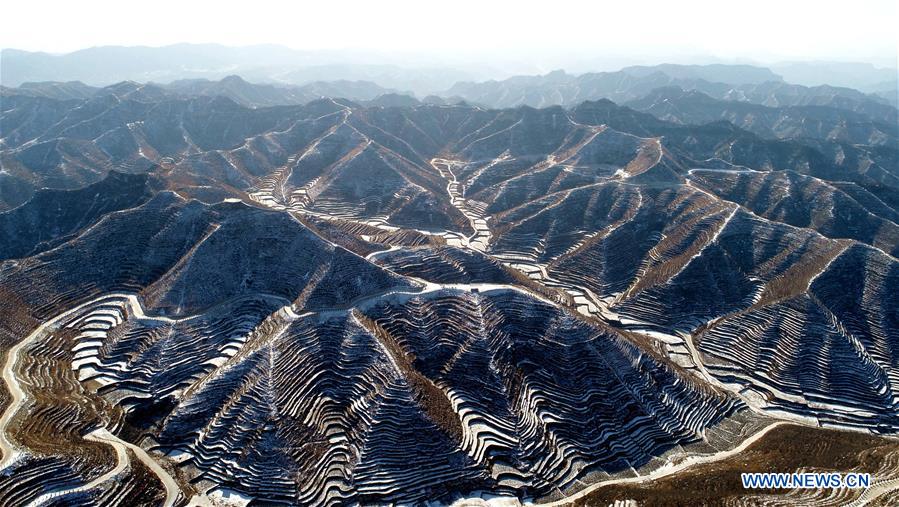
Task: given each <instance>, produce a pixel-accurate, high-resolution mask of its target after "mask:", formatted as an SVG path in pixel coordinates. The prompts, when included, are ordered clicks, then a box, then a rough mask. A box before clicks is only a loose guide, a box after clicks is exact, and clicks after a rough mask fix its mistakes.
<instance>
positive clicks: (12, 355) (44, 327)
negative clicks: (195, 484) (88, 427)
mask: <svg viewBox="0 0 899 507" xmlns="http://www.w3.org/2000/svg"><path fill="white" fill-rule="evenodd" d="M116 297H121V298H124V299H125V300H127V301H128V302H129V303H130V304H131V305H130V306H131V307H132V308H133V309H135V312H134V313H135V316H136V317H138V318H140V317H143V316H144V314H143V309H142V307H141V305H140V303H139V301H138V300H137V297H136V296H134V295H133V294H107V295H103V296H99V297H97V298H94V299H92V300H90V301H88V302H86V303H82V304H80V305H78V306H76V307H75V308H72V309H70V310H67V311H65V312H63V313H61V314H59V315H57V316H56V317H53V318H52V319H50V320H48V321H46V322H44V323H43V324H41V325H40V326H38V327H37V328H36V329H35V330H34V331H32V332H31V334H29V335H28V336H27V337H25V339H23V340H21V341H20V342H19V343H17V344H16V345H15V346H13V347H12V348H11V349H10V350H9V352H8V354H7V359H6V363H5V364H4V365H3V372H2V373H3V375H2V376H3V382H4V383H5V384H6V388H7V390H8V391H9V393H10V395H11V400H10V403H9V405H8V406H7V407H6V410H5V411H4V412H3V414H2V416H0V449H2V451H3V461H2V462H0V471H2V470H4V469H6V468H7V467H9V466H11V465H12V464H14V463H15V461H16V460H17V459H19V458H20V457H22V451H20V450H19V449H18V447H16V446H15V445H14V444H13V443H12V442H11V441H10V440H9V423H10V422H11V421H12V419H13V418H14V417H15V415H16V413H17V412H18V411H19V409H21V408H22V406H24V405H25V403H26V402H27V399H28V395H27V393H25V391H23V390H22V386H21V383H20V382H19V379H18V376H17V373H16V366H17V364H18V361H19V357H20V354H21V352H22V350H24V349H26V348H28V347H29V346H30V345H31V344H32V343H33V342H35V341H37V340H38V339H39V338H42V337H44V336H46V334H47V333H48V332H52V331H55V330H56V329H59V328H60V327H61V325H63V324H65V323H66V322H67V321H68V320H69V318H70V317H72V316H74V315H77V313H78V312H80V311H82V310H84V309H86V308H89V307H90V306H92V305H94V304H96V303H97V302H99V301H106V300H109V299H111V298H116ZM84 438H85V440H91V441H95V442H103V443H106V444H109V445H111V446H112V447H113V448H114V449H115V452H116V466H115V467H114V468H113V469H112V470H110V471H108V472H106V473H105V474H103V475H101V476H100V477H98V478H96V479H94V480H92V481H91V482H89V483H87V484H85V485H83V486H79V487H76V488H71V489H66V490H60V491H53V492H50V493H46V494H44V495H42V496H40V497H38V498H36V499H35V500H34V501H32V502H31V503H30V504H29V507H36V506H38V505H41V504H43V503H45V502H47V501H49V500H52V499H54V498H57V497H59V496H62V495H66V494H70V493H77V492H81V491H87V490H90V489H93V488H94V487H96V486H98V485H100V484H102V483H103V482H106V481H107V480H110V479H112V478H114V477H115V476H116V475H118V474H119V473H121V471H122V470H123V469H124V468H125V466H127V464H128V454H127V452H126V450H127V449H130V450H131V451H132V452H133V453H134V455H135V456H136V457H137V458H138V459H139V460H140V461H141V462H142V463H144V464H145V465H146V466H147V467H148V468H149V469H150V470H151V471H152V472H153V473H154V474H156V475H157V476H158V477H159V480H160V481H161V482H162V485H163V487H164V488H165V491H166V497H165V502H164V505H165V506H166V507H171V506H172V505H174V504H175V502H176V501H177V499H178V497H179V496H180V495H181V488H180V487H178V483H177V482H176V481H175V479H174V478H172V476H171V475H170V474H169V473H168V472H167V471H166V470H165V469H164V468H162V467H161V466H160V465H159V464H158V463H157V462H156V461H155V460H153V458H151V457H150V455H149V454H147V452H146V451H144V450H143V449H141V448H140V447H138V446H136V445H134V444H131V443H128V442H125V441H124V440H122V439H120V438H118V437H117V436H115V435H113V434H112V433H111V432H110V431H109V430H107V429H106V428H99V429H96V430H94V431H92V432H90V433H88V434H87V435H85V436H84Z"/></svg>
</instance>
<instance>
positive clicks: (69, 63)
mask: <svg viewBox="0 0 899 507" xmlns="http://www.w3.org/2000/svg"><path fill="white" fill-rule="evenodd" d="M518 68H521V66H519V67H518ZM527 68H528V69H530V68H531V67H529V66H528V67H527ZM528 72H530V71H528ZM622 72H623V73H625V74H626V75H627V76H630V77H631V78H641V79H648V81H646V83H653V84H654V85H653V84H649V86H651V87H657V86H664V85H671V84H679V83H677V82H671V81H678V82H685V81H697V80H699V81H708V82H711V83H725V84H731V85H747V84H752V85H758V84H762V83H765V82H769V81H785V82H788V83H794V84H800V85H805V86H818V85H824V84H827V85H831V86H838V87H850V88H855V89H858V90H861V91H863V92H865V93H877V94H878V95H880V96H881V97H885V98H886V99H887V100H888V101H889V102H891V103H893V104H895V102H896V92H895V91H896V83H897V69H895V68H892V69H885V68H876V67H874V66H872V65H870V64H864V63H835V62H798V63H780V64H775V65H772V66H769V67H764V66H758V65H746V64H741V65H730V64H710V65H674V64H661V65H649V66H646V65H642V66H631V67H625V68H624V69H622ZM659 72H660V73H662V74H664V75H665V76H667V77H668V79H669V82H659V81H658V79H657V78H653V76H654V75H655V74H656V73H659ZM235 74H236V75H240V76H241V77H243V78H244V79H247V80H248V81H252V82H259V83H280V84H289V85H305V84H308V83H312V82H318V81H371V82H374V83H377V84H378V85H380V86H383V87H385V88H390V89H397V90H409V91H412V92H414V93H415V94H416V95H417V96H419V97H424V96H426V95H431V94H436V93H438V92H442V91H445V90H447V89H448V88H450V87H452V86H453V85H454V84H455V83H458V82H472V81H485V80H489V79H502V78H505V77H507V76H509V75H511V74H509V73H507V71H502V70H499V69H496V68H491V67H489V66H484V65H471V64H446V63H441V62H439V61H431V60H423V59H417V60H412V61H408V62H398V61H397V57H396V56H391V55H380V54H370V53H364V52H349V51H337V50H330V51H298V50H293V49H290V48H287V47H283V46H277V45H258V46H245V47H228V46H222V45H217V44H175V45H171V46H164V47H140V46H138V47H123V46H102V47H94V48H89V49H83V50H79V51H74V52H71V53H67V54H62V55H55V54H48V53H41V52H28V51H21V50H16V49H4V50H2V52H0V80H2V84H3V85H4V86H9V87H17V86H19V85H21V84H23V83H29V82H43V81H59V82H66V81H81V82H83V83H86V84H88V85H91V86H101V87H102V86H106V85H110V84H114V83H117V82H120V81H138V82H142V83H146V82H156V83H167V82H172V81H180V80H196V79H207V80H212V81H218V80H220V79H222V78H225V77H227V76H230V75H235ZM555 74H556V73H551V74H550V76H555ZM613 74H614V73H613ZM580 77H581V81H591V80H593V79H595V76H594V75H593V74H585V75H583V76H580ZM609 79H612V80H614V79H615V78H614V76H610V78H609ZM551 80H552V79H551ZM513 81H514V82H519V81H521V79H520V78H515V79H514V80H513ZM612 91H614V89H611V90H609V89H606V90H604V93H605V95H603V97H596V96H593V97H587V96H586V95H585V93H587V91H585V92H583V93H581V94H580V97H581V98H582V99H596V98H609V99H612V100H621V97H616V96H612V95H610V93H611V92H612ZM646 91H648V90H646ZM510 93H514V90H513V91H510ZM560 93H564V92H563V91H561V90H560ZM569 93H571V92H569ZM552 100H553V99H551V98H550V99H548V100H547V101H546V103H547V104H549V103H558V102H553V101H552ZM499 102H503V101H498V102H497V103H495V104H491V105H495V106H502V105H509V104H508V103H507V102H503V103H502V104H500V103H499ZM527 103H528V104H530V105H537V104H535V103H533V101H528V102H527Z"/></svg>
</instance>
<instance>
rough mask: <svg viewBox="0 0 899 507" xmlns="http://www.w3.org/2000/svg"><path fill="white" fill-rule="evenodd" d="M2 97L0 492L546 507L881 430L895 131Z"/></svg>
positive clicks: (890, 296)
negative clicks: (784, 130)
mask: <svg viewBox="0 0 899 507" xmlns="http://www.w3.org/2000/svg"><path fill="white" fill-rule="evenodd" d="M759 86H760V85H759ZM187 88H188V89H189V87H187ZM4 93H5V95H4V105H3V111H2V113H0V120H2V136H0V140H2V145H0V148H2V149H0V161H2V164H3V166H2V169H3V170H2V171H0V186H2V188H0V190H2V191H0V210H3V211H0V239H2V238H5V239H6V241H4V242H2V243H0V298H2V299H3V301H4V303H3V305H2V307H0V324H2V325H0V347H2V350H3V351H4V353H5V358H4V365H3V380H4V382H3V386H4V390H3V398H2V400H3V411H2V416H0V451H2V461H0V469H3V470H4V471H3V472H0V503H2V504H4V505H31V504H35V505H37V504H43V503H45V502H46V503H49V502H50V501H53V502H61V503H65V504H73V505H95V504H102V505H135V504H147V505H156V504H164V505H175V504H178V505H181V504H187V503H188V502H193V503H202V502H209V501H219V500H222V501H223V499H225V498H228V499H230V500H232V501H237V502H243V501H251V502H255V503H258V504H269V503H271V502H281V503H287V504H291V503H292V504H301V505H336V504H362V505H372V504H378V505H381V504H390V503H397V504H423V503H425V502H427V501H434V502H438V503H452V502H453V501H457V500H460V499H464V498H471V497H487V496H491V495H498V496H501V497H507V498H508V499H510V500H511V501H521V502H524V501H530V502H536V503H542V502H547V501H551V500H560V499H564V498H566V497H567V496H568V495H572V494H577V492H579V491H582V490H584V489H585V488H587V487H590V486H591V485H597V484H601V483H603V482H605V481H608V480H618V479H623V478H627V477H635V475H636V474H640V475H643V474H647V473H651V474H653V477H658V476H659V474H661V475H665V474H668V473H673V471H674V470H679V468H678V467H680V466H681V465H679V464H680V463H685V462H686V463H689V462H690V460H698V462H703V463H708V462H714V461H715V460H717V459H719V458H721V459H724V458H725V457H727V456H728V455H729V454H728V453H730V452H736V451H733V449H739V446H740V445H741V444H742V443H743V442H747V441H748V440H749V439H750V438H755V437H753V435H757V436H758V437H760V436H761V433H758V432H759V431H767V430H768V429H771V428H772V426H771V424H772V423H775V424H777V423H778V422H783V421H789V422H792V423H795V424H799V425H806V426H814V427H819V426H826V427H829V428H834V429H835V430H836V431H837V432H841V433H843V434H848V433H847V432H856V433H860V432H869V433H877V434H879V435H882V436H883V438H884V439H887V440H889V439H895V438H896V437H897V434H899V306H897V305H899V261H897V258H896V255H897V252H899V220H897V217H899V163H897V162H899V151H897V149H896V147H895V146H893V144H894V143H893V141H892V140H890V139H887V140H886V141H884V140H883V138H882V137H879V136H877V135H873V134H871V133H870V132H869V131H865V132H867V133H868V134H870V135H866V136H863V137H860V138H853V139H852V143H851V144H850V143H849V142H846V139H844V138H842V137H840V136H835V137H834V136H827V135H822V136H819V137H814V138H801V139H799V138H794V137H793V136H791V135H768V133H765V132H758V131H754V130H753V131H750V130H744V129H742V128H741V126H740V125H734V124H732V123H729V122H726V121H717V122H715V123H710V124H704V125H693V124H691V122H692V120H690V119H689V118H688V117H678V118H669V119H672V120H677V121H666V120H664V119H660V118H657V117H656V116H653V115H650V114H646V113H642V112H638V111H635V110H633V109H629V108H626V107H621V106H617V105H615V104H614V103H612V102H609V101H598V102H585V103H582V104H580V105H578V106H577V107H574V108H571V109H564V108H562V107H558V106H556V107H548V108H544V109H534V108H530V107H519V108H515V109H485V108H481V107H475V106H468V105H454V106H448V105H433V104H417V103H413V104H411V105H407V106H402V107H393V106H386V107H385V106H368V107H365V106H361V105H359V104H356V103H353V102H351V101H347V100H343V99H336V98H335V99H321V100H316V101H312V102H310V103H308V104H305V105H296V106H277V107H259V108H247V107H244V106H241V105H238V104H237V103H235V102H233V101H231V100H229V99H227V98H223V97H220V96H216V97H209V96H205V94H199V96H191V95H189V94H187V95H179V96H174V97H173V96H172V95H171V94H170V93H161V92H159V91H158V90H155V89H154V87H152V86H142V85H138V84H134V83H123V84H121V85H116V86H113V87H109V88H105V89H100V90H95V91H92V93H91V94H89V96H87V97H84V98H65V99H55V98H51V97H48V96H38V95H36V94H33V93H31V94H27V93H16V92H15V90H12V91H10V90H4ZM185 93H186V92H185ZM67 97H68V96H67ZM760 107H761V106H760ZM653 112H654V113H658V111H657V110H656V111H653ZM699 113H700V112H697V114H699ZM716 114H717V113H716ZM841 114H843V115H844V117H846V118H849V117H850V116H851V115H858V116H859V117H862V116H865V114H866V113H864V112H857V111H856V112H852V113H841ZM659 116H662V117H664V116H665V115H662V114H659ZM725 116H726V115H725ZM851 117H852V118H855V116H851ZM690 118H692V117H690ZM865 118H868V119H869V120H871V121H870V122H869V123H870V124H871V125H874V124H875V123H876V124H877V125H880V124H882V123H883V120H882V119H876V120H874V119H871V118H870V117H866V116H865ZM878 122H879V123H878ZM738 123H739V122H738ZM878 132H881V131H880V130H879V131H878ZM868 141H870V142H868ZM875 141H876V142H875ZM881 141H884V142H881ZM684 460H687V461H684ZM810 494H811V493H810ZM798 496H799V497H801V495H798ZM799 499H800V500H802V498H799Z"/></svg>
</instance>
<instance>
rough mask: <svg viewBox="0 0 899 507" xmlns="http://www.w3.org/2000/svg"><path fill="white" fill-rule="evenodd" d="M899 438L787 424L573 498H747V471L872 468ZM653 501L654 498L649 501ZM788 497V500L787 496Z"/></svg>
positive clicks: (706, 501)
mask: <svg viewBox="0 0 899 507" xmlns="http://www.w3.org/2000/svg"><path fill="white" fill-rule="evenodd" d="M897 450H899V441H897V440H896V439H891V438H884V437H879V436H874V435H868V434H863V433H850V432H844V431H837V430H826V429H815V428H808V427H803V426H793V425H789V426H782V427H779V428H776V429H774V430H772V431H771V432H770V433H768V434H767V435H765V437H764V438H763V439H762V440H760V441H759V442H756V443H755V444H754V445H752V446H751V447H750V448H749V449H747V450H746V451H744V452H743V453H741V454H739V455H738V456H735V457H732V458H729V459H727V460H723V461H719V462H715V463H708V464H704V465H700V466H696V467H693V468H688V469H687V470H685V471H684V472H682V473H679V474H676V475H674V476H669V477H665V478H662V479H659V480H655V481H651V482H648V483H645V484H633V485H631V484H628V485H612V486H609V487H604V488H600V489H598V490H596V491H595V492H593V493H592V494H590V495H588V496H586V497H584V498H582V499H580V500H578V501H576V502H573V503H572V504H571V505H572V506H578V507H579V506H596V505H609V504H611V503H613V502H614V501H615V500H625V499H632V500H636V501H637V502H638V503H639V504H641V505H643V504H645V505H653V506H656V505H659V506H681V505H726V504H730V503H732V502H734V501H736V500H737V499H739V498H745V496H746V490H745V489H743V486H742V483H741V481H740V474H741V473H744V472H794V471H796V470H799V469H800V468H801V469H803V470H807V471H815V470H817V471H822V472H823V471H826V472H833V471H837V472H843V473H845V472H849V471H857V472H869V473H873V472H876V471H877V470H879V469H880V468H881V467H882V465H883V464H884V462H885V460H887V459H889V457H890V454H895V453H896V452H897ZM789 492H790V490H755V493H756V494H759V495H778V496H779V495H785V494H788V493H789ZM794 494H795V493H794ZM650 502H651V503H650ZM783 502H784V503H785V504H789V503H790V501H788V500H787V499H786V498H784V500H783Z"/></svg>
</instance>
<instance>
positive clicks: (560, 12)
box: [0, 0, 899, 66]
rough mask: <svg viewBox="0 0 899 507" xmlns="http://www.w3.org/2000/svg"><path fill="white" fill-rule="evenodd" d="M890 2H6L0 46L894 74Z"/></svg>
mask: <svg viewBox="0 0 899 507" xmlns="http://www.w3.org/2000/svg"><path fill="white" fill-rule="evenodd" d="M897 4H899V2H897V1H896V0H853V1H851V2H841V1H828V0H816V1H812V0H750V1H740V2H725V1H722V0H717V1H715V0H695V1H686V0H681V1H674V0H638V1H632V0H616V1H614V2H603V1H599V0H582V1H571V0H543V1H535V0H518V1H490V0H443V1H440V2H434V1H430V0H419V1H405V0H401V1H388V0H382V1H376V0H368V1H364V0H324V1H321V0H316V1H308V2H303V1H295V2H285V1H273V0H243V1H240V2H236V1H207V0H198V1H190V0H156V1H146V2H122V1H121V0H119V1H106V0H77V1H72V0H66V1H56V0H54V1H43V2H38V1H11V2H4V5H3V7H2V9H0V13H2V16H3V22H2V24H0V25H2V26H0V46H2V47H15V48H20V49H27V50H42V51H49V52H68V51H72V50H76V49H81V48H85V47H90V46H97V45H149V46H160V45H167V44H173V43H177V42H197V43H199V42H216V43H221V44H227V45H248V44H259V43H274V44H283V45H286V46H289V47H292V48H295V49H368V50H379V51H391V52H395V51H408V52H441V53H449V54H452V55H459V56H463V57H476V56H477V54H478V53H480V52H482V51H485V50H486V51H488V52H489V53H491V54H500V55H502V54H505V53H508V54H509V55H514V56H515V57H520V56H525V57H526V56H527V55H528V53H529V52H531V51H533V50H538V49H539V50H541V51H543V52H545V53H557V54H561V53H563V52H574V53H575V54H577V55H596V56H604V57H631V56H647V55H648V56H649V57H650V59H652V57H656V58H661V59H665V58H669V59H671V57H672V56H678V55H681V56H685V57H688V56H694V55H707V56H713V57H719V58H723V59H725V60H734V59H754V60H758V61H762V62H771V61H777V60H787V59H832V60H854V61H870V62H875V63H877V64H880V65H890V66H895V65H896V52H897V44H899V42H897V29H896V27H897V26H899V15H897Z"/></svg>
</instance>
